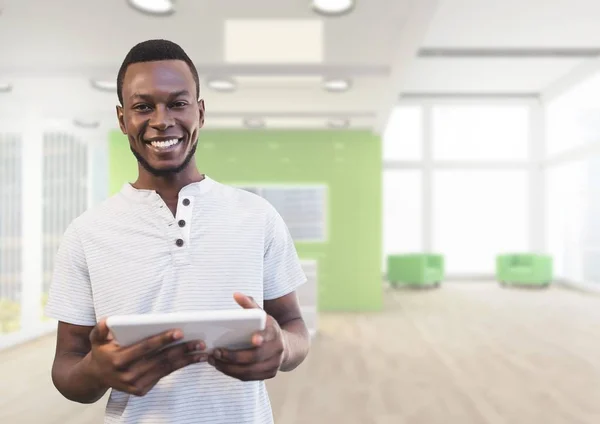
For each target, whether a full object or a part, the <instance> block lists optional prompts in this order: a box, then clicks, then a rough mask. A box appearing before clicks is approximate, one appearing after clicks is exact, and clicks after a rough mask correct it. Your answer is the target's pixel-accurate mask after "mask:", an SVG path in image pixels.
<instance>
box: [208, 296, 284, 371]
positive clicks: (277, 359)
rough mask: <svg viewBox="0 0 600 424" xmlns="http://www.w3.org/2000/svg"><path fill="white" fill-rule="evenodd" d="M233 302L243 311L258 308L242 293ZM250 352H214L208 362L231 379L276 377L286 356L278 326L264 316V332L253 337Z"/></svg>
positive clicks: (275, 322) (282, 336) (252, 300)
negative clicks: (265, 319) (265, 320)
mask: <svg viewBox="0 0 600 424" xmlns="http://www.w3.org/2000/svg"><path fill="white" fill-rule="evenodd" d="M234 299H235V301H236V302H237V303H238V305H240V306H241V307H242V308H244V309H254V308H259V306H258V305H257V304H256V302H255V301H254V299H252V298H251V297H249V296H245V295H243V294H241V293H236V294H234ZM252 345H253V347H251V348H250V349H245V350H236V351H232V350H227V349H215V350H214V351H213V353H212V355H210V356H209V357H208V363H209V364H211V365H212V366H214V367H215V368H216V369H218V370H219V371H221V372H222V373H223V374H226V375H228V376H230V377H234V378H237V379H238V380H242V381H252V380H267V379H269V378H273V377H275V375H277V372H278V371H279V368H280V367H281V364H282V363H283V361H284V359H285V355H286V340H285V336H284V333H283V331H282V330H281V327H280V326H279V324H278V323H277V321H276V320H275V319H274V318H273V317H272V316H270V315H267V322H266V325H265V329H264V330H263V331H259V332H257V333H255V334H254V335H253V336H252Z"/></svg>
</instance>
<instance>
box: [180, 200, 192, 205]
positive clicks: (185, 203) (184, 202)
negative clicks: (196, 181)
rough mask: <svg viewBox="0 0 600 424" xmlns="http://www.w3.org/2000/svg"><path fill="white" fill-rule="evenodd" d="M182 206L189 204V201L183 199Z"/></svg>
mask: <svg viewBox="0 0 600 424" xmlns="http://www.w3.org/2000/svg"><path fill="white" fill-rule="evenodd" d="M182 203H183V206H188V205H189V204H190V199H183V202H182Z"/></svg>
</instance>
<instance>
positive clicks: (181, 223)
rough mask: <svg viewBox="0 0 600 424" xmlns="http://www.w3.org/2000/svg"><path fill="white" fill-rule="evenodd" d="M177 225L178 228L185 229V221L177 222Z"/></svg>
mask: <svg viewBox="0 0 600 424" xmlns="http://www.w3.org/2000/svg"><path fill="white" fill-rule="evenodd" d="M178 224H179V226H180V227H185V221H184V220H183V219H181V220H179V222H178Z"/></svg>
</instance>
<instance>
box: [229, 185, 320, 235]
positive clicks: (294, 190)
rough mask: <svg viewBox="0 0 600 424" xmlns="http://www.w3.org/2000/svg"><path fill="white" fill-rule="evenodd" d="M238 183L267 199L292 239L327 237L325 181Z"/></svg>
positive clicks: (240, 186) (244, 188) (241, 186)
mask: <svg viewBox="0 0 600 424" xmlns="http://www.w3.org/2000/svg"><path fill="white" fill-rule="evenodd" d="M237 187H239V188H241V189H243V190H246V191H249V192H251V193H254V194H256V195H258V196H260V197H262V198H264V199H266V200H267V201H268V202H269V203H270V204H271V205H273V207H274V208H275V209H276V210H277V212H279V214H280V215H281V217H282V218H283V220H284V222H285V223H286V225H287V227H288V229H289V231H290V234H291V236H292V239H293V240H294V241H295V242H311V243H323V242H326V241H327V186H326V185H314V186H313V185H311V186H305V185H289V186H279V185H252V184H244V185H237Z"/></svg>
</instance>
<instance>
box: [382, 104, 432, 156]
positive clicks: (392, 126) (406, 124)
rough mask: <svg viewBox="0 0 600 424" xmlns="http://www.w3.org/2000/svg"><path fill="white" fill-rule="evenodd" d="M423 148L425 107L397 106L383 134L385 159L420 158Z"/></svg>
mask: <svg viewBox="0 0 600 424" xmlns="http://www.w3.org/2000/svg"><path fill="white" fill-rule="evenodd" d="M422 149H423V109H422V107H421V106H397V107H395V108H394V109H393V111H392V114H391V116H390V119H389V122H388V126H387V127H386V130H385V132H384V134H383V159H384V160H389V161H410V160H419V159H421V157H422V154H421V152H422Z"/></svg>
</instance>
